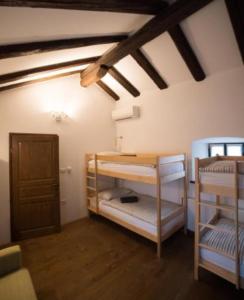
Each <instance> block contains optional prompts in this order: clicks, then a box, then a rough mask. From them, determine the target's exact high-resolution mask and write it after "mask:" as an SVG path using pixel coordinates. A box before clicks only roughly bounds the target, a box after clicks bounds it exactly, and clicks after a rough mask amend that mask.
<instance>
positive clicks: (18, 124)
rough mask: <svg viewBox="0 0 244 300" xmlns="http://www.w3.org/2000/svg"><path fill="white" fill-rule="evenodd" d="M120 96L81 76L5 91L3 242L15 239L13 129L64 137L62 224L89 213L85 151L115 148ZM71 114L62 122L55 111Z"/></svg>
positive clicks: (0, 174)
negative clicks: (11, 190) (11, 171)
mask: <svg viewBox="0 0 244 300" xmlns="http://www.w3.org/2000/svg"><path fill="white" fill-rule="evenodd" d="M113 107H114V101H113V100H112V99H110V98H109V97H107V96H106V95H105V94H104V92H103V91H101V90H100V89H99V88H98V87H96V86H93V87H91V88H88V89H84V88H81V87H80V85H79V76H73V77H69V78H63V79H58V80H51V81H49V82H45V83H41V84H34V85H31V86H28V87H23V88H19V89H14V90H10V91H6V92H2V93H0V120H1V123H0V178H1V180H0V244H5V243H8V242H9V241H10V226H9V224H10V213H9V154H8V151H9V142H8V134H9V132H23V133H55V134H58V135H59V138H60V167H67V166H71V167H72V173H71V174H70V175H69V174H68V173H65V174H60V179H61V199H62V200H64V201H65V202H66V203H65V204H64V205H62V207H61V208H62V209H61V211H62V215H61V217H62V223H66V222H70V221H73V220H76V219H78V218H81V217H82V216H84V215H86V208H85V199H84V189H83V186H84V172H83V171H84V170H83V169H84V154H85V153H86V152H94V151H104V150H107V149H112V148H113V147H114V137H115V127H114V123H113V122H112V120H111V110H112V108H113ZM59 108H61V109H63V110H64V111H66V112H67V113H68V115H69V118H68V119H66V120H65V121H64V122H61V123H56V122H55V121H54V120H53V119H52V118H51V115H50V110H55V109H59Z"/></svg>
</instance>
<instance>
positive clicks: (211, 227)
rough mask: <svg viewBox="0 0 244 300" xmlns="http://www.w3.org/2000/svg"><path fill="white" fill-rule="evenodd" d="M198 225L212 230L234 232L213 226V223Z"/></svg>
mask: <svg viewBox="0 0 244 300" xmlns="http://www.w3.org/2000/svg"><path fill="white" fill-rule="evenodd" d="M198 226H202V227H205V228H209V229H213V230H216V231H220V232H226V233H229V234H234V232H233V231H230V230H228V229H225V228H223V227H219V226H215V225H212V224H204V223H198Z"/></svg>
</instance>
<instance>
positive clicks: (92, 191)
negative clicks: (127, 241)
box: [85, 153, 187, 257]
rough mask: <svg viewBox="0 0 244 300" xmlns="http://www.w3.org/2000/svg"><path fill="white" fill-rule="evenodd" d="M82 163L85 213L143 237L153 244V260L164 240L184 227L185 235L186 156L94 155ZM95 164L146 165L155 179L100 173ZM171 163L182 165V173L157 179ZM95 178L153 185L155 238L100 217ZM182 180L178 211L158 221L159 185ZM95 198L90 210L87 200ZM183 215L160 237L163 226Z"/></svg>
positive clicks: (104, 214)
mask: <svg viewBox="0 0 244 300" xmlns="http://www.w3.org/2000/svg"><path fill="white" fill-rule="evenodd" d="M85 160H86V170H85V172H86V179H87V180H86V193H87V194H86V197H87V208H88V210H89V211H91V212H93V213H96V214H100V215H102V216H104V217H105V218H108V219H110V220H112V221H113V222H115V223H118V224H120V225H122V226H123V227H125V228H127V229H129V230H131V231H134V232H136V233H137V234H139V235H142V236H144V237H145V238H147V239H150V240H152V241H153V242H156V243H157V256H158V257H161V252H162V247H161V243H162V241H164V240H165V239H167V238H168V237H169V236H171V235H172V234H173V233H174V232H176V231H178V230H179V229H180V228H182V227H185V228H184V229H185V232H186V218H187V211H186V210H187V180H186V178H187V177H186V174H187V168H186V167H187V166H186V155H185V154H162V153H156V154H155V153H154V154H152V153H143V154H140V153H137V154H123V155H119V156H118V155H116V156H113V155H98V154H86V157H85ZM90 160H95V166H94V167H93V168H91V167H89V161H90ZM98 160H101V161H108V162H115V163H118V164H123V163H128V164H133V165H143V166H144V165H147V166H153V167H155V170H156V176H144V175H134V174H130V173H124V172H116V171H108V170H103V169H100V168H99V167H98V163H97V162H98ZM175 162H183V165H184V170H183V171H181V172H177V173H174V174H171V175H167V176H163V177H160V173H159V171H160V164H169V163H175ZM98 175H104V176H109V177H113V178H114V179H124V180H131V181H136V182H143V183H148V184H152V185H155V187H156V191H157V196H156V201H157V234H155V235H154V234H150V233H148V232H147V231H145V230H144V229H143V228H139V227H137V226H133V225H131V224H128V223H127V222H126V221H122V220H120V219H118V218H116V217H115V216H113V215H111V214H108V213H104V212H101V211H99V205H98ZM179 179H183V180H184V184H183V186H184V188H183V193H182V197H181V206H182V207H181V209H179V210H177V212H176V213H175V214H172V215H170V216H169V217H167V218H166V219H164V220H161V210H162V209H163V207H161V189H162V186H161V185H162V183H167V182H171V181H175V180H179ZM89 181H94V185H93V186H90V185H89V184H88V182H89ZM94 196H95V198H96V205H95V207H92V205H91V200H92V197H94ZM182 213H183V214H184V221H183V222H180V223H179V224H176V225H175V226H174V227H173V228H172V229H171V231H170V232H167V233H166V234H165V233H163V230H162V228H163V226H164V225H165V224H166V223H168V222H170V221H171V220H173V219H174V218H176V217H177V216H179V215H181V214H182Z"/></svg>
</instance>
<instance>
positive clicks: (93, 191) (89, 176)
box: [85, 154, 98, 213]
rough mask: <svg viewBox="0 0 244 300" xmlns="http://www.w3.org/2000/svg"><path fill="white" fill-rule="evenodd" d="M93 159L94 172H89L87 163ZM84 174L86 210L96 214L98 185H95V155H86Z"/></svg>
mask: <svg viewBox="0 0 244 300" xmlns="http://www.w3.org/2000/svg"><path fill="white" fill-rule="evenodd" d="M91 159H94V161H95V168H94V171H92V172H90V171H89V161H90V160H91ZM85 163H86V172H85V176H86V178H85V189H86V200H87V208H88V210H89V211H92V212H94V213H98V184H97V157H96V154H95V155H90V154H87V155H86V162H85Z"/></svg>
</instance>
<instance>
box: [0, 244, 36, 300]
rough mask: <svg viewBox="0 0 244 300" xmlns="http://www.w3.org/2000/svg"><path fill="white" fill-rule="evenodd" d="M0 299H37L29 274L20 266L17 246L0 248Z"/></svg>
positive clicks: (19, 254)
mask: <svg viewBox="0 0 244 300" xmlns="http://www.w3.org/2000/svg"><path fill="white" fill-rule="evenodd" d="M0 299H1V300H2V299H3V300H37V298H36V294H35V290H34V287H33V284H32V280H31V277H30V274H29V272H28V270H27V269H24V268H22V261H21V249H20V247H19V246H13V247H9V248H5V249H3V250H0Z"/></svg>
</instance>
